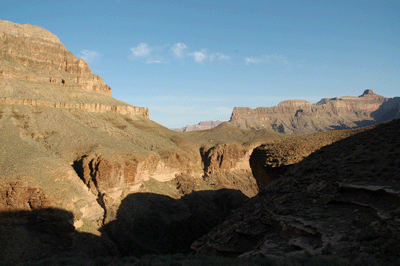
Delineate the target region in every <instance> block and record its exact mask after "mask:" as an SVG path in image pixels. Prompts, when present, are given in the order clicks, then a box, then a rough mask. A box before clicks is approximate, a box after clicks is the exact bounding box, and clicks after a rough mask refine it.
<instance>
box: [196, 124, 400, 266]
mask: <svg viewBox="0 0 400 266" xmlns="http://www.w3.org/2000/svg"><path fill="white" fill-rule="evenodd" d="M399 129H400V120H399V119H397V120H393V121H390V122H387V123H383V124H379V125H377V126H372V127H370V128H368V130H363V131H360V132H359V133H357V134H355V135H353V136H349V137H348V138H345V139H342V140H340V141H337V142H334V143H333V144H331V145H328V146H325V147H323V148H321V149H319V150H317V151H315V152H314V153H312V154H311V155H310V156H308V157H307V158H305V159H304V160H303V161H301V162H298V163H296V164H293V165H292V166H291V167H289V168H288V169H286V170H284V171H283V173H281V175H280V176H279V178H276V179H275V180H271V181H270V182H269V183H268V184H267V186H266V187H265V188H264V189H263V190H261V191H260V193H259V194H258V195H257V196H256V197H254V198H252V199H251V200H249V201H248V202H246V203H245V204H244V205H243V206H242V207H241V208H239V209H238V210H237V211H236V212H235V213H234V214H233V215H232V216H231V217H230V218H229V219H227V220H226V221H225V222H224V223H222V224H221V225H220V226H218V227H216V228H215V229H213V230H212V231H211V232H210V233H209V234H208V235H206V236H204V237H202V238H201V239H199V240H198V241H196V242H195V243H194V244H193V245H192V248H193V249H195V250H196V251H197V252H198V253H200V254H220V255H224V256H239V255H241V256H250V257H252V256H254V257H259V256H262V257H264V256H266V257H268V256H278V257H285V256H306V254H314V255H318V254H319V255H323V254H325V255H326V254H330V255H335V256H339V257H342V258H348V259H351V260H354V259H356V258H357V259H359V258H365V261H370V262H374V261H379V262H380V264H381V263H382V265H395V264H396V262H397V263H398V262H399V250H400V246H399V239H400V231H399V228H400V224H399V221H400V219H399V218H400V217H399V201H400V198H399V195H400V187H399V180H400V175H399V173H400V171H399V170H400V169H399V166H400V161H399V160H400V141H399V138H398V136H399ZM318 136H319V134H316V135H314V137H313V138H314V139H317V137H318ZM263 150H264V151H267V149H263ZM268 169H269V168H268V167H267V168H266V170H267V171H268Z"/></svg>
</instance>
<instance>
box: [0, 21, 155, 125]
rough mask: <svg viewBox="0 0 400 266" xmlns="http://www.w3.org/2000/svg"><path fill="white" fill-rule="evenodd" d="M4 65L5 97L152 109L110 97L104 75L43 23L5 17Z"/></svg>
mask: <svg viewBox="0 0 400 266" xmlns="http://www.w3.org/2000/svg"><path fill="white" fill-rule="evenodd" d="M0 64H1V69H0V79H1V81H0V88H1V92H2V93H1V95H0V102H3V103H11V104H24V105H34V106H46V107H54V108H67V109H70V108H73V109H84V110H87V111H90V112H115V113H121V114H132V115H139V116H142V117H145V118H148V117H149V111H148V109H147V108H143V107H134V106H130V105H128V104H126V103H123V102H120V101H117V100H114V99H113V98H111V97H109V96H111V88H110V87H109V86H108V85H106V84H105V83H104V81H103V79H102V78H101V77H100V76H98V75H95V74H93V73H92V72H91V70H90V68H89V65H88V64H87V63H86V62H85V61H84V60H83V59H82V58H77V57H76V56H75V55H74V54H73V53H72V52H70V51H68V50H67V49H66V48H65V47H64V45H63V44H62V43H61V42H60V40H59V39H58V38H57V37H56V36H55V35H54V34H52V33H50V32H49V31H47V30H45V29H43V28H40V27H38V26H32V25H28V24H26V25H20V24H16V23H12V22H9V21H2V20H0ZM85 92H87V93H85Z"/></svg>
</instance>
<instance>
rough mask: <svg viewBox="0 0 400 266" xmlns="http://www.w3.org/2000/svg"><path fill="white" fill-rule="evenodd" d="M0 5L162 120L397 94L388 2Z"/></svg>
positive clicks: (395, 27)
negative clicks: (290, 102) (47, 33)
mask: <svg viewBox="0 0 400 266" xmlns="http://www.w3.org/2000/svg"><path fill="white" fill-rule="evenodd" d="M4 2H5V3H4ZM4 2H3V3H2V4H1V5H0V19H2V20H9V21H12V22H15V23H20V24H26V23H28V24H31V25H38V26H41V27H43V28H45V29H47V30H49V31H51V32H52V33H54V34H55V35H57V37H58V38H59V39H60V40H61V42H62V43H63V44H64V45H65V47H66V48H67V49H68V50H70V51H72V52H73V53H74V54H75V55H76V56H78V57H81V58H83V59H85V60H86V61H87V62H88V64H89V66H90V67H91V69H92V72H93V73H95V74H98V75H100V76H101V77H102V78H103V79H104V81H105V83H106V84H108V85H109V86H110V87H111V88H112V94H113V97H114V98H116V99H118V100H121V101H124V102H127V103H129V104H131V105H134V106H143V107H147V108H149V110H150V119H152V120H154V121H155V122H157V123H159V124H161V125H163V126H166V127H169V128H180V127H184V126H186V125H193V124H197V123H199V122H201V121H209V120H220V121H228V120H229V119H230V116H231V113H232V110H233V108H234V107H251V108H256V107H261V106H265V107H269V106H275V105H277V104H278V103H279V102H281V101H284V100H291V99H304V100H308V101H310V102H311V103H316V102H317V101H318V100H319V99H321V98H329V97H336V96H359V95H361V94H362V93H363V91H364V90H366V89H371V90H373V91H374V92H375V93H377V94H379V95H382V96H385V97H395V96H400V1H398V0H394V1H389V0H374V1H372V0H363V1H358V0H345V1H342V0H335V1H333V0H329V1H323V0H321V1H317V0H310V1H308V0H304V1H299V0H297V1H295V0H293V1H285V0H281V1H274V0H270V1H262V0H258V1H251V0H213V1H208V0H201V1H195V0H193V1H191V0H186V1H179V0H169V1H167V0H164V1H161V0H159V1H152V0H136V1H135V0H107V1H106V0H80V1H78V0H69V1H67V0H58V1H57V0H52V1H50V0H47V1H46V0H41V1H39V0H26V1H19V0H13V1H4Z"/></svg>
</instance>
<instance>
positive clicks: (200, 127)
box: [172, 120, 222, 132]
mask: <svg viewBox="0 0 400 266" xmlns="http://www.w3.org/2000/svg"><path fill="white" fill-rule="evenodd" d="M221 123H222V122H221V121H219V120H217V121H203V122H200V123H198V124H197V125H191V126H186V127H181V128H175V129H172V130H174V131H178V132H189V131H197V130H207V129H211V128H214V127H217V126H218V125H219V124H221Z"/></svg>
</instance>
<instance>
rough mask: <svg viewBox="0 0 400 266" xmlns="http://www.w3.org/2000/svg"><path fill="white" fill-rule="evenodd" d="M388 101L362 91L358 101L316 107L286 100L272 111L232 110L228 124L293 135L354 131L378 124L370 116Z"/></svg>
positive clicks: (336, 100) (328, 100)
mask: <svg viewBox="0 0 400 266" xmlns="http://www.w3.org/2000/svg"><path fill="white" fill-rule="evenodd" d="M388 100H389V99H387V98H385V97H382V96H380V95H377V94H375V93H374V92H373V91H372V90H366V91H364V93H363V94H362V95H360V96H359V97H352V96H345V97H336V98H325V99H322V100H320V101H319V102H318V103H316V104H311V103H310V102H308V101H304V100H288V101H283V102H281V103H279V104H278V105H277V106H274V107H258V108H256V109H251V108H248V107H235V108H234V110H233V112H232V116H231V119H230V122H231V123H233V124H234V125H236V126H238V127H241V128H248V129H260V128H267V129H272V130H275V131H277V132H281V133H286V134H296V135H301V134H308V133H314V132H320V131H326V130H334V129H348V128H356V127H361V126H367V125H371V124H375V123H378V122H382V120H381V119H380V120H378V119H375V118H376V117H374V116H373V113H374V112H377V110H379V108H380V107H381V106H382V104H384V103H386V102H387V101H388ZM392 107H393V108H395V106H392ZM397 110H398V108H397ZM393 118H394V117H391V118H388V119H386V120H389V119H393ZM386 120H385V121H386Z"/></svg>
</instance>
